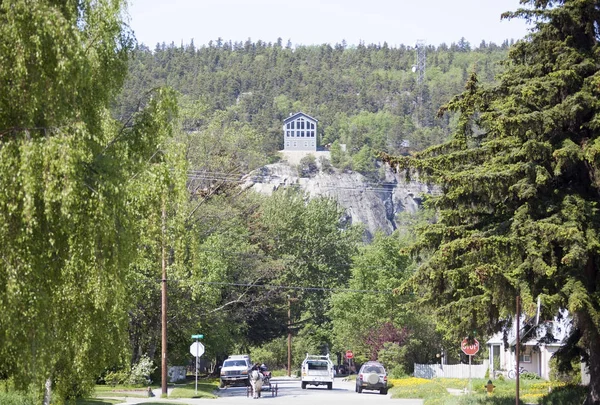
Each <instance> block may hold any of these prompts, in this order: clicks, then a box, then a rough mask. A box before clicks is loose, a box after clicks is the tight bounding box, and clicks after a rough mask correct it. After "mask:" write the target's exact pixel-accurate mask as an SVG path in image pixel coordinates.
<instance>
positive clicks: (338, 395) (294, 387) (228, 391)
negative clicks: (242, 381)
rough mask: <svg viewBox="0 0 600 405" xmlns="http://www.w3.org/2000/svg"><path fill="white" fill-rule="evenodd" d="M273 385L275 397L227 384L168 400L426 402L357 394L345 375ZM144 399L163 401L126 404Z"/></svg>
mask: <svg viewBox="0 0 600 405" xmlns="http://www.w3.org/2000/svg"><path fill="white" fill-rule="evenodd" d="M271 381H272V385H273V386H275V384H277V396H274V395H272V394H271V392H269V391H265V392H263V393H262V397H261V398H260V399H258V400H253V399H252V398H249V397H247V395H246V387H228V388H225V389H220V390H219V391H218V393H217V395H218V396H219V398H218V399H217V400H216V402H215V400H211V399H180V400H169V401H165V403H172V404H188V405H199V404H202V405H210V404H213V405H240V404H241V403H246V404H247V403H248V401H260V402H259V403H264V404H265V405H288V404H296V405H315V404H327V405H362V404H364V403H368V404H369V405H377V404H383V403H385V404H390V402H391V403H392V404H393V405H423V401H422V400H420V399H393V400H390V397H391V396H390V394H388V395H381V394H379V391H363V392H362V393H361V394H358V393H356V392H355V391H354V384H355V383H354V381H344V380H343V379H342V378H336V379H335V382H334V383H333V389H332V390H328V389H327V387H325V386H319V387H315V386H312V385H309V386H308V387H307V388H306V389H304V390H303V389H302V388H301V387H300V380H299V379H287V378H279V379H278V378H273V379H272V380H271ZM144 402H162V401H161V400H160V399H158V398H144V399H140V398H127V402H126V403H127V404H133V403H139V404H141V403H144Z"/></svg>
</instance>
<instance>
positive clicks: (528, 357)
mask: <svg viewBox="0 0 600 405" xmlns="http://www.w3.org/2000/svg"><path fill="white" fill-rule="evenodd" d="M519 361H520V362H521V363H531V354H522V355H520V356H519Z"/></svg>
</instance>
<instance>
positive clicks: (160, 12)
mask: <svg viewBox="0 0 600 405" xmlns="http://www.w3.org/2000/svg"><path fill="white" fill-rule="evenodd" d="M129 2H130V4H129V16H130V21H129V24H130V26H131V28H132V29H133V31H134V33H135V36H136V38H137V40H138V43H144V44H146V45H147V46H148V47H150V48H151V49H153V48H154V47H155V45H156V44H157V43H162V42H165V43H167V44H170V43H171V42H174V43H175V44H176V45H180V44H181V43H182V42H183V44H189V43H190V42H191V40H192V39H193V41H194V44H195V45H196V46H197V47H199V46H201V45H206V44H208V42H209V41H211V40H213V41H216V40H217V38H219V37H221V38H222V39H223V40H225V41H229V40H231V41H233V42H236V41H241V42H244V41H246V40H247V39H248V38H250V39H251V40H252V41H253V42H256V41H258V40H261V41H263V42H276V41H277V39H278V38H281V39H282V41H283V45H284V46H285V45H286V44H287V42H288V40H289V41H291V43H292V44H293V45H294V46H297V45H320V44H324V43H329V44H331V45H335V44H336V43H342V40H345V41H346V43H347V44H348V45H349V46H351V45H358V44H359V43H360V42H361V41H362V42H363V43H364V44H365V45H368V44H383V43H384V42H387V43H388V45H389V46H398V45H401V44H404V45H410V46H414V44H415V43H416V42H417V41H418V40H423V41H425V43H427V44H431V45H436V46H437V45H439V44H441V43H446V44H447V45H450V44H451V43H452V42H458V41H459V40H460V39H461V38H462V37H464V38H466V39H467V41H469V42H470V43H471V45H472V46H478V45H479V44H480V43H481V41H482V40H485V41H486V42H495V43H496V44H501V43H502V42H503V41H504V40H506V39H508V40H510V39H514V40H517V39H520V38H523V37H524V36H525V35H526V34H527V32H528V29H529V28H530V26H528V25H526V23H525V22H524V21H523V20H520V19H515V20H510V21H509V20H502V21H501V20H500V15H501V14H502V13H503V12H505V11H514V10H516V9H517V8H519V7H520V6H521V5H520V4H519V0H300V1H295V2H294V1H290V0H129Z"/></svg>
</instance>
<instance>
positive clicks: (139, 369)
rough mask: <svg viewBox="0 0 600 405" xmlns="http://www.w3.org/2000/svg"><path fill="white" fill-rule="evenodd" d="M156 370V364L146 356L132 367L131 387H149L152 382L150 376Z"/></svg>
mask: <svg viewBox="0 0 600 405" xmlns="http://www.w3.org/2000/svg"><path fill="white" fill-rule="evenodd" d="M154 370H156V367H155V366H154V363H153V362H152V360H150V358H149V357H148V356H146V355H143V356H142V357H141V358H140V361H138V362H137V363H136V364H134V365H133V367H131V374H130V375H129V384H131V385H148V384H150V383H151V382H152V380H150V375H151V374H152V373H153V372H154Z"/></svg>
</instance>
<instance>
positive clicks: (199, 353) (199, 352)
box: [190, 335, 204, 395]
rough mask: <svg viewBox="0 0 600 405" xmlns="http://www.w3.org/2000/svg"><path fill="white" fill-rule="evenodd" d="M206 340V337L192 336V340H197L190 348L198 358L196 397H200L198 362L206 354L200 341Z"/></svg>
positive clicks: (192, 353)
mask: <svg viewBox="0 0 600 405" xmlns="http://www.w3.org/2000/svg"><path fill="white" fill-rule="evenodd" d="M202 338H204V335H192V339H196V341H195V342H194V343H192V345H191V346H190V354H191V355H192V356H195V357H196V395H198V360H199V358H200V356H202V355H203V354H204V345H203V344H202V343H200V342H198V339H202Z"/></svg>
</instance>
